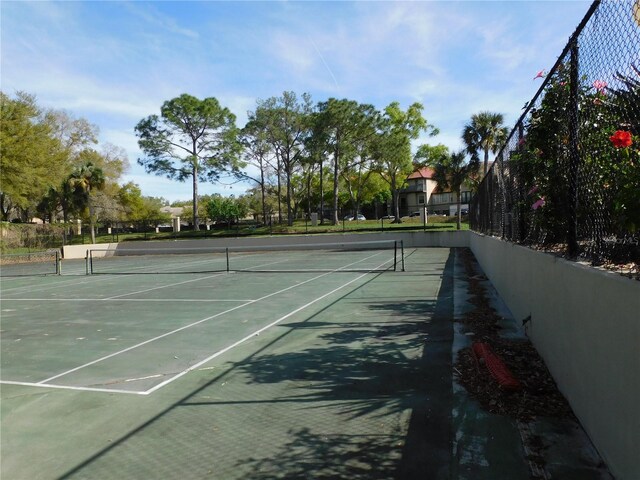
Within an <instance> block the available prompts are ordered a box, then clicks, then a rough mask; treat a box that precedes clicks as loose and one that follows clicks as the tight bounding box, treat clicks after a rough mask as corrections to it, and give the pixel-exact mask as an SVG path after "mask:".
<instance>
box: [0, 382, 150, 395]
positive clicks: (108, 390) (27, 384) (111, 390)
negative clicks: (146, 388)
mask: <svg viewBox="0 0 640 480" xmlns="http://www.w3.org/2000/svg"><path fill="white" fill-rule="evenodd" d="M0 383H1V384H3V385H21V386H24V387H40V388H42V387H46V388H57V389H59V390H78V391H81V392H104V393H128V394H131V395H149V394H148V393H147V392H139V391H135V390H116V389H115V388H93V387H72V386H69V385H47V384H46V383H30V382H12V381H10V380H0Z"/></svg>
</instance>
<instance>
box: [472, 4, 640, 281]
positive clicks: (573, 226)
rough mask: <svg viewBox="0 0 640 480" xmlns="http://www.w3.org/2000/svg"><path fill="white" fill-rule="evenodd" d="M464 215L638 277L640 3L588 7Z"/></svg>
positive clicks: (483, 226) (475, 223) (485, 228)
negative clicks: (467, 212)
mask: <svg viewBox="0 0 640 480" xmlns="http://www.w3.org/2000/svg"><path fill="white" fill-rule="evenodd" d="M469 213H470V224H471V228H472V229H473V230H475V231H478V232H482V233H485V234H489V235H494V236H499V237H502V238H504V239H507V240H510V241H513V242H517V243H521V244H525V245H530V246H532V247H535V248H540V249H544V250H547V251H554V252H557V253H560V254H562V255H564V256H566V257H568V258H582V259H586V260H589V261H591V262H592V263H593V264H594V265H604V266H607V267H609V268H619V269H621V270H623V271H625V272H627V273H629V274H631V275H632V276H635V277H636V278H639V277H640V271H639V266H640V0H604V1H595V2H594V3H593V4H592V5H591V8H590V9H589V11H588V12H587V15H586V16H585V18H584V19H583V21H582V22H581V24H580V25H579V26H578V28H577V29H576V31H575V33H574V34H573V35H572V37H571V38H570V40H569V42H568V44H567V46H566V47H565V49H564V51H563V52H562V54H561V55H560V57H559V58H558V61H557V62H556V64H555V65H554V66H553V68H552V69H551V70H550V71H549V73H548V75H547V76H546V78H545V79H544V81H543V83H542V85H541V87H540V89H539V90H538V92H537V93H536V95H535V96H534V97H533V99H532V100H531V101H530V102H529V103H528V104H527V107H526V108H525V111H524V113H523V114H522V116H521V117H520V119H519V120H518V122H517V123H516V125H515V127H514V128H513V130H512V131H511V133H510V135H509V136H508V138H507V141H506V144H505V145H504V146H503V147H502V149H501V151H500V152H499V154H498V155H497V157H496V161H495V163H494V164H493V166H492V168H491V170H490V171H489V172H488V174H487V175H486V177H485V178H484V179H483V181H482V183H481V184H480V186H479V189H478V192H477V194H476V195H475V197H474V199H473V200H472V202H471V205H470V212H469Z"/></svg>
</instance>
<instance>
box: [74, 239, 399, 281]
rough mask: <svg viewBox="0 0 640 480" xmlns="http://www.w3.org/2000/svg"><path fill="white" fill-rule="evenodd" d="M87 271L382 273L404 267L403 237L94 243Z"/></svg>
mask: <svg viewBox="0 0 640 480" xmlns="http://www.w3.org/2000/svg"><path fill="white" fill-rule="evenodd" d="M86 260H87V274H89V275H95V274H136V273H140V274H143V273H152V274H159V273H209V272H231V271H233V272H334V271H335V272H371V271H375V272H380V271H389V270H392V271H393V270H404V248H403V244H402V241H401V240H383V241H369V242H343V243H317V244H294V245H277V246H229V247H211V248H181V247H162V246H160V247H154V248H146V249H142V248H115V249H113V248H112V249H99V248H94V249H91V250H88V251H87V257H86Z"/></svg>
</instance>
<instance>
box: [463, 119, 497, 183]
mask: <svg viewBox="0 0 640 480" xmlns="http://www.w3.org/2000/svg"><path fill="white" fill-rule="evenodd" d="M503 122H504V116H503V115H502V114H501V113H493V112H480V113H476V114H474V115H472V116H471V122H469V123H468V124H466V125H465V126H464V129H463V130H462V140H463V141H464V143H465V145H466V146H467V152H469V154H470V155H471V156H472V157H477V156H478V154H479V153H480V152H483V153H484V175H486V174H487V172H488V171H489V152H490V151H491V152H492V153H496V152H497V151H498V149H499V148H500V147H501V146H502V144H503V143H504V141H505V140H506V138H507V133H508V132H507V128H506V127H504V126H503Z"/></svg>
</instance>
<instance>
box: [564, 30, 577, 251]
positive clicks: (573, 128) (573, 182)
mask: <svg viewBox="0 0 640 480" xmlns="http://www.w3.org/2000/svg"><path fill="white" fill-rule="evenodd" d="M570 62H571V65H570V70H569V192H568V196H569V198H568V199H567V206H568V219H567V223H568V225H567V247H568V252H567V253H568V254H569V256H570V257H572V258H574V257H576V256H577V255H578V218H577V207H578V170H579V166H580V151H579V147H578V139H579V133H580V132H579V125H578V115H579V112H578V109H579V108H578V102H579V98H578V91H579V81H580V79H579V71H578V41H577V39H574V40H573V44H572V45H571V57H570Z"/></svg>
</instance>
